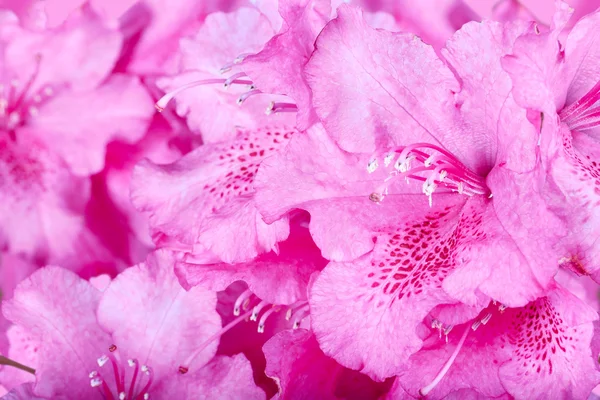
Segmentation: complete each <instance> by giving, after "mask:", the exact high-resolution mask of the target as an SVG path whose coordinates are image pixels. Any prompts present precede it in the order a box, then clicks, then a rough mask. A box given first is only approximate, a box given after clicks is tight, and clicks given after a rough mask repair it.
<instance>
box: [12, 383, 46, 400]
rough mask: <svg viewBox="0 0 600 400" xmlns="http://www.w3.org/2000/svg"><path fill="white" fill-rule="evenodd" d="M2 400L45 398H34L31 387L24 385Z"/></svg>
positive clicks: (37, 399)
mask: <svg viewBox="0 0 600 400" xmlns="http://www.w3.org/2000/svg"><path fill="white" fill-rule="evenodd" d="M2 398H3V399H4V400H44V399H46V397H39V396H36V395H35V393H34V389H33V385H32V384H31V383H26V384H24V385H21V386H18V387H16V388H14V389H13V390H11V391H10V392H8V393H7V394H5V395H4V396H3V397H2Z"/></svg>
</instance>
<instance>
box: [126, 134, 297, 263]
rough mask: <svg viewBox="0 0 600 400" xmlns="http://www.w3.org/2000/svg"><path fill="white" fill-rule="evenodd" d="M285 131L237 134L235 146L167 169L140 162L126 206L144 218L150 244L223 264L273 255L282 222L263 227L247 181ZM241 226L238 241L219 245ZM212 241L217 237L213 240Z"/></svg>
mask: <svg viewBox="0 0 600 400" xmlns="http://www.w3.org/2000/svg"><path fill="white" fill-rule="evenodd" d="M293 132H294V131H293V130H290V129H287V128H285V127H263V128H261V129H258V130H254V131H240V132H238V137H237V138H236V140H234V141H231V142H222V143H216V144H211V145H205V146H202V147H200V148H198V149H196V150H195V151H193V152H192V153H190V154H188V155H186V156H184V157H183V158H182V159H181V160H179V161H177V162H176V163H174V164H171V165H165V166H158V165H155V164H152V163H149V162H142V163H141V164H140V165H139V166H138V167H136V170H135V171H134V177H133V184H132V200H133V204H134V205H135V206H136V208H137V209H138V210H140V211H142V212H144V213H147V214H148V215H149V221H150V226H151V228H152V231H153V236H154V239H155V241H157V242H160V241H161V240H163V238H162V236H166V238H167V239H166V241H167V242H169V241H175V242H180V243H183V244H186V245H196V244H197V243H198V246H200V249H199V251H204V250H206V247H208V250H211V251H213V252H215V254H216V255H217V256H218V257H220V258H221V259H222V260H223V261H225V262H243V261H247V260H249V259H252V258H254V257H255V256H256V255H258V254H260V253H263V252H268V251H270V250H272V249H274V246H275V244H276V243H277V242H278V241H281V240H283V239H285V238H286V237H287V235H288V232H289V231H288V227H287V222H286V221H285V220H281V221H279V222H277V223H274V224H271V225H267V224H266V223H265V222H264V221H263V220H262V218H261V217H260V216H259V215H258V213H257V211H256V207H255V206H254V187H253V181H254V176H255V174H256V171H257V170H258V166H259V165H260V163H261V162H262V160H263V159H264V158H265V157H268V156H269V155H272V154H273V153H274V152H275V151H277V149H279V148H281V147H283V145H284V144H285V143H287V141H288V140H289V138H290V137H291V136H292V134H293ZM240 222H241V223H243V224H245V226H246V229H248V231H247V234H246V239H245V240H244V241H237V240H236V241H235V242H234V245H233V246H232V245H231V242H226V241H224V240H222V236H219V235H224V234H227V237H230V235H233V234H235V232H236V231H237V230H238V229H239V228H240V226H239V223H240ZM215 235H217V236H215Z"/></svg>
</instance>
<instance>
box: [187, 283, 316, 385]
mask: <svg viewBox="0 0 600 400" xmlns="http://www.w3.org/2000/svg"><path fill="white" fill-rule="evenodd" d="M284 307H287V311H286V314H285V319H286V320H287V321H290V320H291V321H292V328H293V329H298V328H299V327H300V324H301V323H302V320H303V319H304V318H306V317H307V316H308V313H309V307H308V302H307V301H297V302H295V303H294V304H291V305H289V306H280V305H275V304H270V303H268V302H266V301H264V300H260V299H259V298H258V297H257V296H256V295H254V294H253V293H252V292H251V291H250V289H247V290H245V291H244V292H242V294H240V295H239V296H238V298H237V299H236V301H235V303H234V306H233V315H234V316H236V317H237V318H235V319H234V320H233V321H231V322H230V323H228V324H227V325H225V326H224V327H223V328H221V329H220V330H219V331H217V332H216V333H215V334H214V335H212V336H211V337H210V338H208V339H207V340H206V341H205V342H204V343H202V345H200V347H198V348H197V349H196V351H194V352H193V353H192V354H191V355H190V356H189V357H188V358H187V359H186V360H185V361H184V362H183V363H182V364H181V365H180V366H179V373H181V374H185V373H187V372H188V371H189V370H190V364H191V363H192V362H193V361H194V360H195V359H196V357H198V356H199V355H200V354H201V353H202V351H204V349H206V347H207V346H208V345H209V344H211V343H212V342H214V341H215V340H217V339H219V338H220V337H221V336H223V335H224V334H225V333H226V332H228V331H229V330H230V329H232V328H233V327H235V326H236V325H238V324H239V323H240V322H242V321H247V320H248V318H249V319H250V321H258V328H257V330H258V332H259V333H264V332H265V324H266V322H267V319H268V318H269V317H270V316H271V315H272V314H273V313H276V312H279V311H281V310H282V309H283V308H284ZM263 310H266V311H264V312H263ZM242 311H243V313H242ZM261 312H262V315H261ZM259 316H260V319H259Z"/></svg>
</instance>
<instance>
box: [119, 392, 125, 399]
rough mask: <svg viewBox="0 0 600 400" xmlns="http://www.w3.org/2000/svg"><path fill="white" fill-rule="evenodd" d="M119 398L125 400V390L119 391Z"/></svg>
mask: <svg viewBox="0 0 600 400" xmlns="http://www.w3.org/2000/svg"><path fill="white" fill-rule="evenodd" d="M119 400H125V392H121V393H119Z"/></svg>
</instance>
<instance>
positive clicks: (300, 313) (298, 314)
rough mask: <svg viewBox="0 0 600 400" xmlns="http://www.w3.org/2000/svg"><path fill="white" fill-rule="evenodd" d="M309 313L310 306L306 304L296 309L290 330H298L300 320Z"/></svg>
mask: <svg viewBox="0 0 600 400" xmlns="http://www.w3.org/2000/svg"><path fill="white" fill-rule="evenodd" d="M309 312H310V306H309V305H308V303H307V304H305V305H303V306H302V307H300V308H298V310H296V312H295V313H294V319H293V321H292V329H298V328H299V327H300V324H301V323H302V320H303V319H304V318H306V315H307V314H308V313H309Z"/></svg>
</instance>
